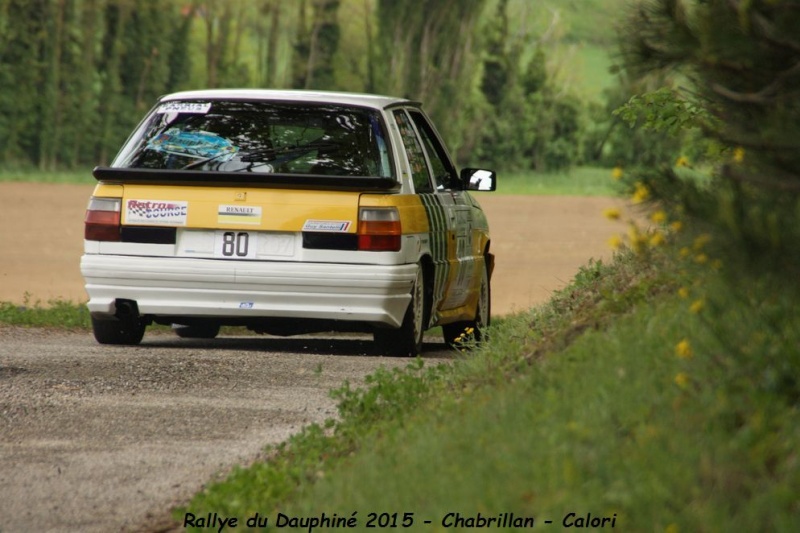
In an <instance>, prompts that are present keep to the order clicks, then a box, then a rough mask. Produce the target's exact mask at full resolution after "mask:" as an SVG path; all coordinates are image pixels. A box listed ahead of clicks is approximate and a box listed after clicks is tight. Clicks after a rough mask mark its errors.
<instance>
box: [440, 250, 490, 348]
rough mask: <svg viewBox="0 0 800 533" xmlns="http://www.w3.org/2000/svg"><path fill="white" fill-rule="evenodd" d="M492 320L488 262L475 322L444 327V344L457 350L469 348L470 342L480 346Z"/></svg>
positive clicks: (456, 323) (482, 277) (479, 294)
mask: <svg viewBox="0 0 800 533" xmlns="http://www.w3.org/2000/svg"><path fill="white" fill-rule="evenodd" d="M491 319H492V285H491V281H490V280H489V272H488V270H487V265H486V262H484V264H483V273H482V275H481V285H480V289H479V293H478V305H477V306H476V308H475V318H474V319H473V320H466V321H462V322H453V323H452V324H445V325H443V326H442V333H443V335H444V342H445V343H447V344H449V345H450V346H453V347H456V348H462V347H464V346H469V345H470V343H469V341H470V340H474V341H475V343H476V344H480V343H481V342H483V340H484V336H485V331H484V330H485V328H486V327H487V326H489V324H490V323H491ZM470 331H471V333H470ZM464 341H466V342H464Z"/></svg>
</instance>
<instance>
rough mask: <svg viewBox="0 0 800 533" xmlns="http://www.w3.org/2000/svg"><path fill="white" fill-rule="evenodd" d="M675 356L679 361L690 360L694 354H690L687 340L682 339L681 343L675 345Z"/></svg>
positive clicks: (690, 349)
mask: <svg viewBox="0 0 800 533" xmlns="http://www.w3.org/2000/svg"><path fill="white" fill-rule="evenodd" d="M675 355H677V356H678V357H679V358H681V359H691V358H692V356H693V355H694V352H692V345H691V344H690V343H689V339H683V340H682V341H681V342H679V343H678V344H676V345H675Z"/></svg>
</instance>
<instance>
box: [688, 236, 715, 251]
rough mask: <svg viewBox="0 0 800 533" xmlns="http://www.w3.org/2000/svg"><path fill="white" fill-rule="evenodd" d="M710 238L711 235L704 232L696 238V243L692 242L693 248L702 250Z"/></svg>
mask: <svg viewBox="0 0 800 533" xmlns="http://www.w3.org/2000/svg"><path fill="white" fill-rule="evenodd" d="M710 240H711V235H709V234H708V233H703V234H701V235H698V236H697V237H696V238H695V239H694V243H692V248H694V249H695V250H702V249H703V248H704V247H705V245H706V244H708V242H709V241H710Z"/></svg>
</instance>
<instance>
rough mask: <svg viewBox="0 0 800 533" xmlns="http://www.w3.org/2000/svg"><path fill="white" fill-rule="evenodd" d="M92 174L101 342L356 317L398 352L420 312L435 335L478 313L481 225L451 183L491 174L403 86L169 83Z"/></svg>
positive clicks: (480, 317) (483, 288) (91, 287)
mask: <svg viewBox="0 0 800 533" xmlns="http://www.w3.org/2000/svg"><path fill="white" fill-rule="evenodd" d="M93 174H94V177H95V178H96V179H97V180H98V184H97V186H96V188H95V190H94V193H93V194H92V197H91V199H90V200H89V205H88V208H87V211H86V219H85V242H84V252H85V253H84V255H83V257H82V258H81V273H82V274H83V277H84V278H85V280H86V291H87V293H88V295H89V302H88V308H89V311H90V313H91V317H92V326H93V329H94V336H95V338H96V339H97V341H98V342H100V343H102V344H138V343H139V342H140V341H141V340H142V337H143V335H144V331H145V328H146V327H147V326H148V325H149V324H152V323H157V324H171V325H173V328H174V329H175V331H176V333H177V334H178V335H179V336H181V337H199V338H213V337H215V336H216V335H217V334H218V333H219V328H220V326H221V325H238V326H245V327H247V328H249V329H251V330H254V331H257V332H262V333H269V334H275V335H291V334H298V333H313V332H321V331H361V332H371V333H373V334H374V338H375V341H376V342H377V344H378V345H379V347H380V348H381V349H382V350H383V351H384V352H385V353H388V354H397V355H416V354H418V353H419V352H420V351H421V349H422V335H423V332H424V331H425V330H427V329H428V328H431V327H433V326H436V325H441V326H442V328H443V330H444V336H445V340H446V341H448V342H451V343H452V342H454V341H455V339H456V338H457V337H458V336H459V335H460V334H461V333H463V332H464V331H465V330H467V331H472V332H473V333H474V335H475V337H477V338H478V339H479V338H480V333H481V328H483V327H484V326H486V325H488V324H489V311H490V279H491V275H492V268H493V256H492V254H491V253H490V252H489V246H490V238H489V227H488V224H487V221H486V216H485V215H484V213H483V211H482V210H481V208H480V206H479V205H478V202H477V201H476V200H475V199H474V198H473V197H472V196H471V195H470V194H469V193H468V192H467V191H469V190H483V191H490V190H494V189H495V187H496V175H495V173H494V172H492V171H489V170H484V169H462V170H461V172H460V173H459V172H457V171H456V167H455V166H454V164H453V162H452V160H451V158H450V156H449V155H448V152H447V149H446V148H445V146H444V144H443V143H442V140H441V138H440V137H439V135H438V134H437V132H436V129H435V128H434V126H433V124H431V122H430V120H429V119H428V117H427V116H426V115H425V113H424V112H423V111H422V109H421V105H420V104H419V103H416V102H412V101H409V100H405V99H398V98H390V97H384V96H373V95H362V94H346V93H325V92H306V91H271V90H208V91H191V92H182V93H176V94H171V95H168V96H165V97H162V98H161V99H160V100H159V101H158V103H157V104H156V105H155V107H154V108H153V109H152V110H151V111H150V112H149V113H148V114H147V116H146V117H145V118H144V120H143V121H142V122H141V123H140V124H139V126H138V127H137V128H136V130H135V131H134V132H133V134H132V135H131V136H130V138H129V139H128V141H127V142H126V143H125V145H124V146H123V148H122V150H121V151H120V152H119V154H118V155H117V156H116V158H115V159H114V161H113V162H112V164H111V166H110V167H97V168H95V169H94V172H93ZM468 328H473V330H469V329H468Z"/></svg>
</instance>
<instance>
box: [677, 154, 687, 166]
mask: <svg viewBox="0 0 800 533" xmlns="http://www.w3.org/2000/svg"><path fill="white" fill-rule="evenodd" d="M675 165H676V166H679V167H688V166H690V165H689V158H688V157H686V156H685V155H682V156H680V157H679V158H678V160H677V161H675Z"/></svg>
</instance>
